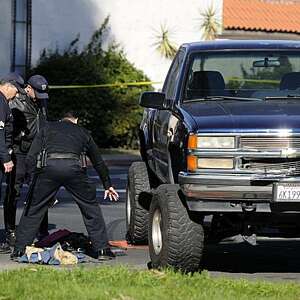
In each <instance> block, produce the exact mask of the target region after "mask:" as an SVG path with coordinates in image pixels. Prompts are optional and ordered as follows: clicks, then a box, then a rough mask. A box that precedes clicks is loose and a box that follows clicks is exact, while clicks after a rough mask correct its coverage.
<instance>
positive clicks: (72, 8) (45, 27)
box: [2, 0, 222, 81]
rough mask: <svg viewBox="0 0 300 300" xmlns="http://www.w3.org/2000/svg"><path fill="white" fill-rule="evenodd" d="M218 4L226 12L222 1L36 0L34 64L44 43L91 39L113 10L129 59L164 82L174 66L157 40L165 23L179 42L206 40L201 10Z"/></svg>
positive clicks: (116, 34) (113, 21)
mask: <svg viewBox="0 0 300 300" xmlns="http://www.w3.org/2000/svg"><path fill="white" fill-rule="evenodd" d="M2 1H5V0H2ZM211 3H214V5H215V7H216V8H217V9H218V11H219V12H220V15H221V11H222V0H186V1H182V0H51V1H49V0H33V5H32V7H33V21H32V22H33V23H32V30H33V44H32V46H33V48H32V61H33V63H34V62H36V61H37V59H38V58H39V55H40V52H41V51H42V49H43V48H52V49H55V48H56V47H58V48H59V49H64V48H66V47H67V46H68V45H69V43H70V41H72V40H73V39H74V38H75V36H76V34H77V33H80V36H81V42H82V44H86V42H87V41H88V40H89V38H90V36H91V34H92V33H93V31H94V30H95V29H97V28H99V27H100V25H101V24H102V22H103V20H104V18H105V17H106V16H107V15H110V25H111V35H112V37H113V38H115V40H116V41H117V42H118V43H120V44H121V46H122V47H123V48H124V51H125V53H126V55H127V58H128V59H129V60H130V61H131V62H132V63H134V64H135V66H136V67H138V68H139V69H141V70H143V71H144V72H145V73H146V74H147V75H148V76H149V77H150V78H151V79H152V80H154V81H162V80H164V78H165V75H166V73H167V70H168V68H169V65H170V60H166V59H163V58H162V57H161V56H160V54H159V53H157V51H156V50H155V48H154V46H153V43H154V42H155V41H156V39H155V35H157V34H158V33H159V29H160V26H161V24H163V25H166V27H167V28H168V29H169V30H170V31H171V32H172V35H171V38H170V39H171V40H172V41H173V42H175V43H176V44H177V45H180V44H182V43H184V42H192V41H199V40H200V39H201V35H202V33H201V31H200V29H199V27H200V11H201V10H202V11H203V10H204V9H206V8H207V7H208V6H209V5H210V4H211Z"/></svg>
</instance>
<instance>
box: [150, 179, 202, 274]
mask: <svg viewBox="0 0 300 300" xmlns="http://www.w3.org/2000/svg"><path fill="white" fill-rule="evenodd" d="M178 191H179V187H178V185H175V184H164V185H161V186H159V187H158V189H157V191H156V193H155V194H154V197H153V200H152V202H151V206H150V214H149V219H150V228H149V229H150V230H149V238H148V239H149V251H150V257H151V264H152V267H153V268H161V267H173V268H175V269H177V270H181V271H183V272H195V271H197V270H199V268H200V263H201V258H202V252H203V242H204V232H203V227H202V225H201V224H198V223H195V222H194V221H192V220H191V219H190V218H189V215H188V212H187V210H186V208H185V207H184V205H183V204H182V202H181V199H180V198H179V196H178Z"/></svg>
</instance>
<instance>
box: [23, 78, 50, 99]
mask: <svg viewBox="0 0 300 300" xmlns="http://www.w3.org/2000/svg"><path fill="white" fill-rule="evenodd" d="M27 83H28V84H29V85H31V87H32V88H33V89H34V94H35V97H36V98H37V99H48V98H49V95H48V88H49V87H48V82H47V80H46V78H45V77H44V76H42V75H33V76H31V77H30V78H29V79H28V81H27Z"/></svg>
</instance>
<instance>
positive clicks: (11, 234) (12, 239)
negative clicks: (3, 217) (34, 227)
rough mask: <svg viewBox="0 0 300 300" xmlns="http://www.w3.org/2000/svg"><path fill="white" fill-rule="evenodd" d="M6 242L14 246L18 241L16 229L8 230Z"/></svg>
mask: <svg viewBox="0 0 300 300" xmlns="http://www.w3.org/2000/svg"><path fill="white" fill-rule="evenodd" d="M6 243H7V244H8V245H9V246H10V247H14V246H15V243H16V231H15V230H8V231H6Z"/></svg>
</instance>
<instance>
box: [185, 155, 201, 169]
mask: <svg viewBox="0 0 300 300" xmlns="http://www.w3.org/2000/svg"><path fill="white" fill-rule="evenodd" d="M197 167H198V158H197V157H196V156H194V155H188V156H187V169H188V171H190V172H194V171H196V169H197Z"/></svg>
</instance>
